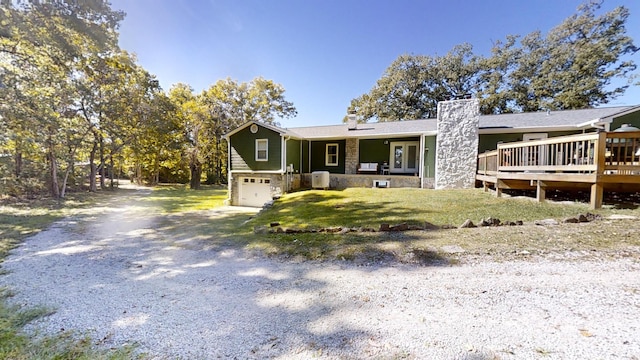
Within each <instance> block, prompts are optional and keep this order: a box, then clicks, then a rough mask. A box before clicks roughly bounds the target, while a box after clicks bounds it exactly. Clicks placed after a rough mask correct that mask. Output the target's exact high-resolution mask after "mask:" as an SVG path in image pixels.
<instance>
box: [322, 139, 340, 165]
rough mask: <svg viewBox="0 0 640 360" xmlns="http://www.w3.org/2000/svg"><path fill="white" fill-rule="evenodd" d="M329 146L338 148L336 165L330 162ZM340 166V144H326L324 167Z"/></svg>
mask: <svg viewBox="0 0 640 360" xmlns="http://www.w3.org/2000/svg"><path fill="white" fill-rule="evenodd" d="M329 146H335V147H336V154H335V156H336V162H335V163H330V162H329ZM339 165H340V144H338V143H327V144H325V148H324V166H339Z"/></svg>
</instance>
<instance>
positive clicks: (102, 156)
mask: <svg viewBox="0 0 640 360" xmlns="http://www.w3.org/2000/svg"><path fill="white" fill-rule="evenodd" d="M98 139H99V140H98V141H99V143H100V189H102V190H104V189H106V186H105V183H104V175H105V171H104V169H105V167H106V162H105V159H104V137H103V136H102V133H100V135H99V136H98ZM111 177H112V178H113V172H111Z"/></svg>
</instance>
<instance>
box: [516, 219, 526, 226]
mask: <svg viewBox="0 0 640 360" xmlns="http://www.w3.org/2000/svg"><path fill="white" fill-rule="evenodd" d="M516 225H518V226H522V225H524V222H523V221H522V220H518V221H516Z"/></svg>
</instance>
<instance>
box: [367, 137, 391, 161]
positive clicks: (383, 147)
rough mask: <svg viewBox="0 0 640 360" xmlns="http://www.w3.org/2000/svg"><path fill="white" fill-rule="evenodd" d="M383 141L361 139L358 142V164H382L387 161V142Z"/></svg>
mask: <svg viewBox="0 0 640 360" xmlns="http://www.w3.org/2000/svg"><path fill="white" fill-rule="evenodd" d="M385 141H386V140H384V139H362V140H360V150H359V156H360V160H359V162H360V163H378V164H382V163H383V162H385V161H387V162H388V161H389V151H390V150H389V142H387V143H386V144H385V143H384V142H385Z"/></svg>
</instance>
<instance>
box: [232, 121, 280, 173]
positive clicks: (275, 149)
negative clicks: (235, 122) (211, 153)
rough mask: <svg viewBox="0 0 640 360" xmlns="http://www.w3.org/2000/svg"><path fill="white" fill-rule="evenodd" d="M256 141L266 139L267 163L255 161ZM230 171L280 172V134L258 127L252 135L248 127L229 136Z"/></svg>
mask: <svg viewBox="0 0 640 360" xmlns="http://www.w3.org/2000/svg"><path fill="white" fill-rule="evenodd" d="M256 139H268V140H269V146H268V161H256ZM229 140H230V143H231V170H253V171H257V170H280V168H281V158H282V143H281V137H280V134H279V133H277V132H275V131H273V130H270V129H267V128H265V127H262V126H258V132H257V133H255V134H252V133H251V131H250V130H249V127H246V128H244V129H242V130H240V131H238V132H237V133H235V134H233V135H231V137H230V139H229Z"/></svg>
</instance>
